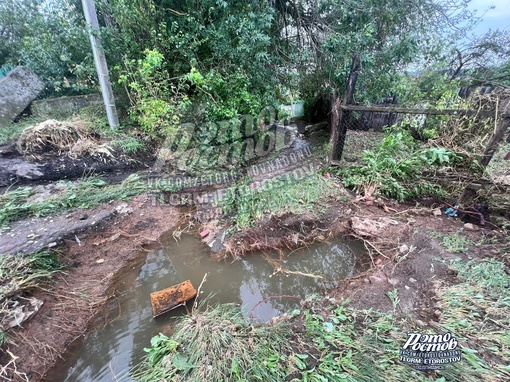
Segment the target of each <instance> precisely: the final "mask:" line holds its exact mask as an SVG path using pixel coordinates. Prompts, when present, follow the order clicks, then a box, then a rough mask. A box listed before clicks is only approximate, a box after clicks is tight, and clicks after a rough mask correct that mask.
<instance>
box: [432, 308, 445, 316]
mask: <svg viewBox="0 0 510 382" xmlns="http://www.w3.org/2000/svg"><path fill="white" fill-rule="evenodd" d="M434 315H435V316H436V317H437V318H441V316H442V315H443V312H441V311H440V310H439V309H436V310H435V311H434Z"/></svg>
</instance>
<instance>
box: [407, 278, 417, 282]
mask: <svg viewBox="0 0 510 382" xmlns="http://www.w3.org/2000/svg"><path fill="white" fill-rule="evenodd" d="M416 281H417V280H416V279H413V278H412V277H410V278H409V282H411V283H415V282H416Z"/></svg>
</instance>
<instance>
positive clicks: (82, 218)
mask: <svg viewBox="0 0 510 382" xmlns="http://www.w3.org/2000/svg"><path fill="white" fill-rule="evenodd" d="M88 218H89V215H87V214H80V216H79V219H80V220H87V219H88Z"/></svg>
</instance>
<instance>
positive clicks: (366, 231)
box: [351, 216, 399, 236]
mask: <svg viewBox="0 0 510 382" xmlns="http://www.w3.org/2000/svg"><path fill="white" fill-rule="evenodd" d="M397 224H399V223H398V222H397V221H395V220H392V219H388V218H380V219H379V221H377V220H373V219H367V218H359V217H356V216H354V217H352V218H351V228H352V229H353V231H354V232H356V233H357V234H358V235H361V236H380V235H382V234H383V233H384V232H385V231H386V230H387V228H388V226H389V225H397Z"/></svg>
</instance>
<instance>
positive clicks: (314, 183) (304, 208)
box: [221, 173, 342, 229]
mask: <svg viewBox="0 0 510 382" xmlns="http://www.w3.org/2000/svg"><path fill="white" fill-rule="evenodd" d="M249 184H250V180H249V179H248V180H247V181H246V182H245V183H243V184H236V185H234V186H232V187H230V188H229V189H228V192H227V195H226V197H225V199H224V200H223V201H222V203H221V207H222V209H223V211H224V212H225V213H226V214H233V215H234V216H233V217H232V219H230V220H231V221H232V222H234V224H235V225H236V226H237V228H239V229H242V228H245V227H249V226H251V225H253V224H254V223H255V222H256V221H257V220H259V219H261V218H262V217H264V216H267V215H269V214H274V215H282V214H284V213H294V214H304V213H307V212H313V213H320V212H321V210H323V209H324V208H323V207H324V205H323V202H324V200H325V199H326V198H328V197H338V196H339V195H340V194H341V192H342V191H341V190H340V188H339V187H338V186H337V185H336V184H335V183H334V182H333V181H332V180H330V179H327V178H325V177H322V176H320V175H318V174H315V173H314V174H312V175H309V176H306V177H305V178H303V179H301V180H299V181H295V180H292V179H288V178H286V177H281V178H276V179H272V180H271V181H269V182H268V184H267V186H265V187H262V188H260V189H252V188H249Z"/></svg>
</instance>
